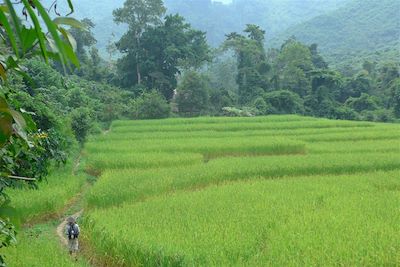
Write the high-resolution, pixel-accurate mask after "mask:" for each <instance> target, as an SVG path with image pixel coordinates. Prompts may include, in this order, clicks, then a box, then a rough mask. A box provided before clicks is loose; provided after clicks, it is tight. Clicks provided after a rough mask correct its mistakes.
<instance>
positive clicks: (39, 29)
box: [22, 0, 49, 63]
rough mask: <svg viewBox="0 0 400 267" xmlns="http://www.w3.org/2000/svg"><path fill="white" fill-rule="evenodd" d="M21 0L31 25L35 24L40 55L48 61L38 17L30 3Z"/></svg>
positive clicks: (26, 0)
mask: <svg viewBox="0 0 400 267" xmlns="http://www.w3.org/2000/svg"><path fill="white" fill-rule="evenodd" d="M22 2H23V3H24V6H25V8H26V10H27V11H28V13H29V17H30V18H31V20H32V22H33V25H34V26H35V31H36V37H37V38H38V40H39V45H40V50H41V52H42V56H43V58H44V60H45V61H46V63H48V62H49V58H48V57H47V48H46V42H45V35H44V34H43V32H42V27H41V26H40V23H39V20H38V18H37V16H36V14H35V12H34V11H33V9H32V7H31V5H30V3H29V2H28V0H22ZM35 6H36V5H35ZM46 14H47V13H46Z"/></svg>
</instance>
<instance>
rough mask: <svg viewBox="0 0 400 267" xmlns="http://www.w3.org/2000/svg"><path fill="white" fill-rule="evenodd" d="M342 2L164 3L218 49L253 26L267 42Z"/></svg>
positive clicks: (185, 0)
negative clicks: (227, 38)
mask: <svg viewBox="0 0 400 267" xmlns="http://www.w3.org/2000/svg"><path fill="white" fill-rule="evenodd" d="M345 1H346V0H306V1H293V0H271V1H263V0H234V1H232V3H231V4H229V5H224V4H221V3H219V2H212V1H211V0H165V5H166V6H167V8H168V9H169V11H170V12H172V13H179V14H181V15H183V16H184V17H185V18H186V19H187V20H188V21H189V22H190V23H191V24H192V25H193V26H194V27H196V28H198V29H200V30H203V31H206V32H207V33H208V35H207V36H208V41H209V42H210V44H212V45H219V44H220V43H221V42H222V41H223V40H224V36H225V34H228V33H230V32H234V31H240V30H241V29H243V28H244V27H245V26H246V24H251V23H253V24H257V25H259V26H261V27H262V28H263V29H265V30H266V31H267V39H269V38H271V37H272V36H274V35H275V34H277V33H279V32H282V31H283V30H285V29H287V28H288V27H289V26H292V25H295V24H297V23H300V22H304V21H306V20H308V19H311V18H313V17H315V16H318V15H320V14H324V13H325V12H327V11H329V10H334V9H336V8H338V7H340V6H341V5H342V4H343V3H344V2H345Z"/></svg>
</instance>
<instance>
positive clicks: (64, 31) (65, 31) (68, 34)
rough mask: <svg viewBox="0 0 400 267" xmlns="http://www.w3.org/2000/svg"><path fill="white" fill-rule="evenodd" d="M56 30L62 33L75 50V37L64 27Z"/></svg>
mask: <svg viewBox="0 0 400 267" xmlns="http://www.w3.org/2000/svg"><path fill="white" fill-rule="evenodd" d="M58 30H59V31H60V32H61V33H62V35H63V36H64V38H65V39H66V40H67V41H68V42H69V44H70V45H71V47H72V49H73V51H76V46H77V45H76V40H75V38H74V37H73V36H72V34H71V33H69V32H68V31H67V30H66V29H64V28H61V27H59V28H58Z"/></svg>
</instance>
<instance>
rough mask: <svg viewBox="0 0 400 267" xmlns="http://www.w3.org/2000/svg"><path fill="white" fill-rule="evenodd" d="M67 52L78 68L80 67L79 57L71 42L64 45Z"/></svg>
mask: <svg viewBox="0 0 400 267" xmlns="http://www.w3.org/2000/svg"><path fill="white" fill-rule="evenodd" d="M64 49H65V52H66V53H67V57H68V59H69V60H70V61H71V62H72V64H74V65H75V66H76V67H77V68H79V67H80V63H79V59H78V57H77V56H76V54H75V52H74V50H73V49H72V47H71V46H70V45H69V44H65V46H64Z"/></svg>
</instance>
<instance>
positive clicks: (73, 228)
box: [68, 223, 79, 239]
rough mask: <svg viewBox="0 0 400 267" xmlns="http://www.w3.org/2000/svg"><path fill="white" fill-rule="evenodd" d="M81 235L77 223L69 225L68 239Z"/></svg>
mask: <svg viewBox="0 0 400 267" xmlns="http://www.w3.org/2000/svg"><path fill="white" fill-rule="evenodd" d="M78 237H79V228H78V225H77V224H76V223H75V224H73V225H70V224H69V225H68V239H75V238H78Z"/></svg>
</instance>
